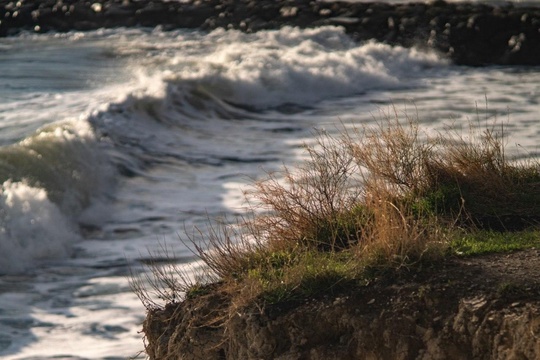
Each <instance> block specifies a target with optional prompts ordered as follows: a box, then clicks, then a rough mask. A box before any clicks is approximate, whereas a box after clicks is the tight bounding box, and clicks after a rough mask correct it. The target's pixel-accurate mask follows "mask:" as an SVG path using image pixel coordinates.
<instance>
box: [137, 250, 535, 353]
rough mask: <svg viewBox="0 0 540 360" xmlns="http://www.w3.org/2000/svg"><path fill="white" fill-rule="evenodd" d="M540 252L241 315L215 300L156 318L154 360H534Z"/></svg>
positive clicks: (465, 263)
mask: <svg viewBox="0 0 540 360" xmlns="http://www.w3.org/2000/svg"><path fill="white" fill-rule="evenodd" d="M539 264H540V250H538V249H536V250H535V249H533V250H527V251H520V252H515V253H510V254H498V255H489V256H483V257H477V258H471V259H450V260H448V261H446V262H445V263H444V264H439V265H436V266H432V267H429V268H424V269H421V270H414V271H413V270H411V269H409V270H407V269H404V270H401V271H399V272H394V273H392V274H386V275H384V276H382V277H380V278H378V279H376V280H374V281H373V282H372V283H371V284H368V285H367V286H362V287H358V288H355V289H350V291H347V292H345V293H339V294H324V295H321V296H320V297H319V298H313V299H306V300H304V301H298V302H295V303H287V304H280V305H271V306H265V307H261V306H255V305H253V306H244V307H235V306H234V304H231V303H230V302H229V301H228V299H227V298H226V297H225V296H224V295H223V293H222V292H220V290H219V285H214V286H213V287H212V288H211V289H210V290H211V291H210V292H209V293H207V294H205V295H201V296H198V297H195V298H192V299H188V300H186V301H184V302H183V303H177V304H169V305H168V306H167V307H166V308H165V309H162V310H155V311H150V312H149V313H148V316H147V318H146V321H145V323H144V333H145V335H146V339H147V344H146V350H147V353H148V355H149V356H150V359H162V360H163V359H206V360H211V359H283V360H285V359H340V360H343V359H472V358H474V359H538V358H540V267H539V266H538V265H539Z"/></svg>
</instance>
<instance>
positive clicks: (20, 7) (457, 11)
mask: <svg viewBox="0 0 540 360" xmlns="http://www.w3.org/2000/svg"><path fill="white" fill-rule="evenodd" d="M158 25H160V26H162V27H163V28H164V29H166V30H171V29H177V28H198V29H202V30H211V29H215V28H218V27H222V28H226V29H239V30H242V31H246V32H254V31H258V30H262V29H276V28H279V27H282V26H299V27H313V26H322V25H338V26H342V27H344V28H345V30H346V32H347V33H349V34H350V35H351V36H352V37H353V38H354V39H356V40H358V41H364V40H369V39H375V40H377V41H382V42H386V43H388V44H393V45H403V46H406V47H410V46H413V45H416V46H419V47H425V48H431V49H435V50H437V51H440V52H441V53H443V54H445V55H446V56H448V57H449V58H451V59H452V60H453V61H454V62H455V63H457V64H463V65H473V66H481V65H489V64H501V65H503V64H504V65H539V64H540V8H531V7H513V6H512V5H504V6H488V5H482V4H468V3H452V4H449V3H445V2H444V1H436V2H433V3H430V4H425V3H408V4H394V5H391V4H384V3H344V2H319V1H300V0H278V1H276V0H234V1H233V0H196V1H165V0H161V1H158V0H154V1H152V0H109V1H105V0H95V1H92V0H89V1H88V0H44V1H33V0H13V1H6V0H0V36H9V35H12V34H16V33H17V32H19V31H21V30H31V31H36V32H47V31H60V32H63V31H69V30H83V31H84V30H92V29H98V28H114V27H133V26H145V27H155V26H158Z"/></svg>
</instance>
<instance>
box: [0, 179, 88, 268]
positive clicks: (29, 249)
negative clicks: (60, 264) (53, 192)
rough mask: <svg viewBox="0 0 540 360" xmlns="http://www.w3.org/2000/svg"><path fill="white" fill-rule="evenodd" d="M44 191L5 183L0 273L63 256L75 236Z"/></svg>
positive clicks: (0, 198)
mask: <svg viewBox="0 0 540 360" xmlns="http://www.w3.org/2000/svg"><path fill="white" fill-rule="evenodd" d="M73 230H74V229H73V226H72V224H70V223H69V222H68V221H67V219H66V217H65V216H64V214H62V213H61V212H60V210H59V208H58V206H56V205H55V204H53V203H52V202H51V201H50V200H49V199H48V197H47V192H46V191H45V190H44V189H40V188H35V187H31V186H29V185H28V184H26V183H25V182H11V181H6V182H4V183H3V184H2V192H1V196H0V274H6V273H14V272H21V271H23V270H26V269H28V268H31V267H34V266H35V265H36V264H35V263H36V262H37V261H39V260H44V259H51V258H59V257H66V256H68V255H69V254H70V253H71V249H72V244H73V242H74V240H77V239H78V235H77V234H76V233H75V232H74V231H73Z"/></svg>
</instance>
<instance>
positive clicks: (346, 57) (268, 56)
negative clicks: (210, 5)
mask: <svg viewBox="0 0 540 360" xmlns="http://www.w3.org/2000/svg"><path fill="white" fill-rule="evenodd" d="M206 40H207V41H209V40H213V41H214V42H215V43H216V44H217V45H215V46H214V47H211V48H210V51H208V52H207V53H206V55H204V56H202V57H201V54H199V53H194V54H193V55H191V56H190V55H189V54H188V55H186V54H183V55H182V58H176V60H175V63H176V66H177V68H178V69H179V70H178V71H176V72H175V73H174V74H175V75H174V79H175V81H178V80H179V79H182V80H184V81H185V80H189V81H196V82H197V83H198V84H199V85H200V86H201V87H202V88H204V89H205V90H206V91H208V92H210V93H212V94H214V95H216V96H217V97H219V98H221V99H223V100H225V101H228V102H232V103H237V104H249V105H250V106H255V107H260V108H265V107H274V106H278V105H281V104H286V103H294V104H303V105H309V104H311V103H313V102H316V101H320V100H324V99H328V98H333V97H341V96H346V95H354V94H358V93H363V92H365V91H369V90H374V89H391V88H396V87H404V86H411V85H413V84H414V83H417V82H418V80H420V79H422V78H423V77H424V76H425V70H426V69H429V68H433V67H440V66H446V62H445V61H443V60H441V59H439V58H438V56H437V55H436V54H434V53H424V52H420V51H417V50H415V49H405V48H402V47H392V46H389V45H385V44H380V43H373V42H368V43H364V44H358V43H355V42H353V41H352V40H351V39H350V38H349V37H348V36H347V35H346V34H345V33H344V32H343V29H341V28H336V27H323V28H318V29H308V30H302V29H297V28H283V29H281V30H279V31H264V32H259V33H256V34H243V33H240V32H237V31H224V30H216V31H214V32H213V33H211V34H210V35H208V39H206ZM188 64H189V66H188ZM169 80H170V79H169Z"/></svg>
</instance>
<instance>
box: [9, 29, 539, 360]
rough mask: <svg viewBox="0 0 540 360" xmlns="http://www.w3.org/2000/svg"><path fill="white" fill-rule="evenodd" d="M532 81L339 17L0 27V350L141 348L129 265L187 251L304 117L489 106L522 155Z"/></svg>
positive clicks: (87, 353) (532, 124)
mask: <svg viewBox="0 0 540 360" xmlns="http://www.w3.org/2000/svg"><path fill="white" fill-rule="evenodd" d="M539 84H540V69H538V68H534V67H530V68H527V67H487V68H470V67H457V66H454V65H451V64H450V63H449V62H447V61H446V60H444V59H443V58H442V57H440V56H439V55H438V54H436V53H431V52H423V51H420V50H418V49H415V48H412V49H404V48H401V47H391V46H388V45H384V44H380V43H376V42H366V43H360V44H358V43H355V42H353V41H352V40H351V39H350V38H349V37H348V36H347V35H346V34H344V32H343V30H342V29H341V28H337V27H324V28H319V29H310V30H300V29H296V28H284V29H281V30H276V31H263V32H259V33H256V34H242V33H240V32H237V31H224V30H216V31H213V32H210V33H202V32H198V31H183V30H179V31H173V32H164V31H161V30H160V29H116V30H99V31H93V32H86V33H79V32H71V33H67V34H43V35H35V34H30V33H26V34H21V35H18V36H15V37H10V38H4V39H0V186H1V191H0V274H1V275H0V357H1V358H2V359H18V360H21V359H52V358H54V359H109V360H110V359H126V358H129V357H133V358H144V355H143V354H142V353H140V352H141V351H142V350H143V348H144V345H143V340H142V334H141V333H140V330H141V323H142V321H143V319H144V316H145V309H144V307H143V306H142V304H141V303H140V301H139V300H138V298H137V297H136V295H135V294H134V293H133V291H132V290H131V288H130V286H129V278H130V274H131V273H133V272H135V273H139V272H141V271H142V272H144V271H147V270H145V269H144V267H142V268H141V266H140V265H141V264H144V263H146V262H148V261H149V259H150V258H152V257H153V258H154V259H156V260H158V261H159V260H163V259H165V260H167V259H168V261H171V260H174V261H176V262H177V263H179V264H183V263H186V264H187V263H191V262H193V261H194V260H195V259H194V257H193V253H192V252H191V251H190V249H188V246H187V245H185V244H184V242H182V241H181V240H180V239H182V238H184V239H185V236H186V235H185V234H186V232H187V233H188V234H189V232H190V231H193V229H194V228H197V229H201V231H202V232H203V233H204V231H205V228H206V226H207V224H208V222H207V221H208V219H209V218H210V219H213V218H216V217H222V216H229V217H231V216H232V217H234V215H235V214H241V213H242V211H244V210H243V209H244V207H245V205H246V204H245V202H244V198H243V195H242V193H243V190H244V189H245V188H246V186H247V185H248V184H249V183H250V182H251V181H252V180H253V179H257V178H261V177H264V175H265V172H266V171H272V170H276V169H279V168H280V167H281V166H282V165H283V164H287V165H293V164H294V163H297V162H299V161H301V159H302V158H303V156H304V155H305V154H303V150H302V149H303V144H305V143H308V144H309V143H310V142H312V141H313V138H314V132H315V131H314V130H315V129H325V130H326V131H330V132H334V131H337V130H336V129H339V128H340V127H342V126H343V125H349V124H355V125H358V126H364V125H365V126H370V125H371V124H374V123H375V122H377V121H379V120H381V118H384V117H385V116H394V115H395V114H397V116H399V117H401V118H405V117H406V116H409V117H412V118H417V119H418V121H419V123H420V124H421V125H422V127H423V129H425V131H428V132H431V131H434V132H435V131H444V129H445V128H447V127H452V128H453V129H456V128H457V129H460V128H463V129H467V128H468V126H469V124H470V123H471V122H472V123H473V124H476V125H477V126H480V127H481V126H485V125H486V124H493V123H494V122H496V123H499V124H504V125H505V129H506V132H507V135H508V139H507V145H508V148H509V151H511V152H512V153H513V154H517V156H523V157H533V156H537V155H538V147H537V142H538V138H539V135H540V126H539V125H538V122H537V121H538V118H537V117H538V112H539V103H538V101H539V96H540V85H539ZM476 125H474V126H476ZM465 131H466V130H465ZM164 249H166V251H164ZM160 257H163V259H160ZM139 274H140V273H139ZM157 300H158V301H159V299H157Z"/></svg>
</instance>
